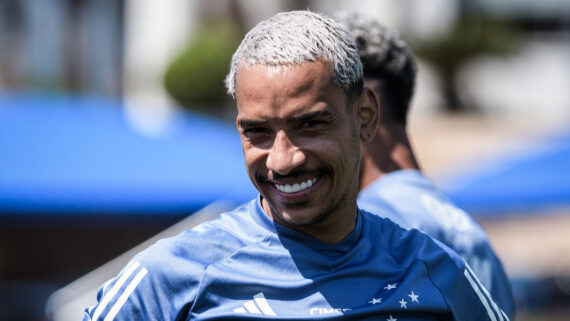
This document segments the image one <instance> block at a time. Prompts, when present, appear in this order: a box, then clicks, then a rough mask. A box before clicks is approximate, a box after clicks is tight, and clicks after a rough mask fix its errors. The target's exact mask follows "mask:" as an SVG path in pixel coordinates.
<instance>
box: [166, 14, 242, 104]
mask: <svg viewBox="0 0 570 321" xmlns="http://www.w3.org/2000/svg"><path fill="white" fill-rule="evenodd" d="M198 29H199V30H198V32H197V33H196V34H195V35H194V37H192V39H191V41H190V42H189V43H188V45H187V46H186V47H185V49H184V50H183V51H182V52H181V54H180V55H179V56H177V57H175V58H174V60H173V61H172V62H171V63H170V64H169V65H168V67H167V70H166V73H165V75H164V86H165V88H166V91H167V92H168V94H169V95H170V96H171V97H172V98H173V99H174V100H176V102H178V103H179V104H180V106H182V107H183V108H185V109H188V110H194V111H200V112H205V113H210V114H219V113H222V112H223V109H224V108H226V105H227V104H228V102H229V101H230V100H231V97H230V96H229V95H227V94H226V89H225V86H224V78H225V76H226V74H227V72H228V71H229V64H230V60H231V57H232V54H233V53H234V51H235V50H236V49H237V47H238V46H239V43H240V41H241V38H242V36H243V35H242V34H241V32H240V28H238V27H236V26H235V25H233V24H232V23H230V22H219V21H218V22H215V23H214V22H212V23H207V24H204V25H202V26H201V27H199V28H198Z"/></svg>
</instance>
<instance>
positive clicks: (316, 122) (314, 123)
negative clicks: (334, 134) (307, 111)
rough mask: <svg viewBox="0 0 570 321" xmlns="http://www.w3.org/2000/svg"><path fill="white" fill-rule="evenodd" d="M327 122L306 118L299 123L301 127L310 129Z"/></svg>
mask: <svg viewBox="0 0 570 321" xmlns="http://www.w3.org/2000/svg"><path fill="white" fill-rule="evenodd" d="M326 124H327V122H326V121H323V120H307V121H304V122H302V123H301V125H300V127H301V128H306V129H311V128H319V127H322V126H325V125H326Z"/></svg>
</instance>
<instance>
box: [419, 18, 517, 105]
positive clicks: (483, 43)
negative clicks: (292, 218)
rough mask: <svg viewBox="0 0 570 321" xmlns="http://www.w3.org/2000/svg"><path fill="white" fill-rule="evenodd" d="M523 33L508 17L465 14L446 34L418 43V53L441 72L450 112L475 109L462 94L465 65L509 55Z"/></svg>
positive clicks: (445, 97)
mask: <svg viewBox="0 0 570 321" xmlns="http://www.w3.org/2000/svg"><path fill="white" fill-rule="evenodd" d="M519 43H520V37H519V33H518V32H517V29H516V28H515V26H514V24H513V23H511V22H510V21H508V20H498V19H491V18H488V17H481V16H462V17H459V18H458V19H457V20H456V23H455V25H454V26H453V27H452V28H450V29H449V30H448V32H447V33H445V34H443V35H442V36H440V37H438V38H436V39H431V40H427V41H423V42H418V43H416V44H414V46H413V47H414V52H415V53H416V54H417V55H418V56H419V57H421V58H424V59H425V60H426V61H428V62H429V63H431V64H432V65H433V66H434V67H435V68H437V70H438V71H439V72H440V76H441V78H442V82H443V84H442V85H443V96H444V99H445V108H446V109H447V110H450V111H462V110H466V109H473V108H474V106H473V105H472V104H471V103H470V102H467V101H464V100H465V99H464V98H462V97H460V95H459V93H458V90H457V80H456V78H457V73H458V71H459V69H460V67H461V66H462V65H464V64H465V63H466V62H468V61H469V60H471V59H473V58H475V57H477V56H482V55H508V54H513V53H515V52H516V51H517V49H518V47H519Z"/></svg>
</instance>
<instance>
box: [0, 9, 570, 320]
mask: <svg viewBox="0 0 570 321" xmlns="http://www.w3.org/2000/svg"><path fill="white" fill-rule="evenodd" d="M306 8H310V9H311V10H313V11H321V12H325V13H327V12H335V11H337V10H346V11H351V12H363V13H366V14H369V15H373V16H375V17H377V18H378V19H379V20H380V21H381V22H383V23H384V24H385V25H387V26H389V27H391V28H394V29H395V30H398V31H399V32H400V33H401V34H402V36H403V37H404V39H405V40H406V41H407V42H408V44H409V46H410V47H411V48H412V49H413V51H414V54H415V57H416V59H417V61H418V63H419V73H418V82H417V87H416V93H415V96H414V99H413V102H412V109H411V114H410V123H409V132H410V135H411V139H412V145H413V146H414V148H415V149H416V151H417V156H418V157H419V161H420V164H421V166H422V168H423V169H424V170H425V172H426V173H427V174H428V176H430V177H431V178H432V179H433V180H435V181H436V183H437V184H439V185H440V186H441V187H442V188H443V189H444V190H445V191H447V192H448V193H449V195H450V196H451V198H452V199H453V200H454V201H455V202H456V203H457V204H458V205H459V206H461V207H463V208H464V209H466V210H467V211H469V212H470V213H471V214H472V215H473V217H474V218H475V219H476V220H477V221H479V222H480V223H481V224H482V225H483V226H484V227H485V228H486V229H487V231H488V233H489V236H490V239H491V243H492V245H493V247H494V248H495V250H496V252H497V253H498V255H499V256H500V258H501V259H502V261H503V264H504V265H505V268H506V270H507V273H508V274H509V277H510V278H511V280H512V281H513V290H514V292H515V298H516V301H517V302H516V303H517V316H516V320H518V321H526V320H568V315H570V255H569V253H570V126H569V125H570V2H569V1H566V0H543V1H531V0H502V1H492V0H469V1H468V0H369V1H365V0H362V1H357V0H329V1H325V0H321V1H317V0H291V1H285V0H284V1H278V0H266V1H254V0H240V1H231V0H210V1H198V0H195V1H191V0H169V1H153V0H0V321H8V320H10V321H14V320H58V321H63V320H78V319H79V318H80V317H81V314H82V309H83V308H84V307H85V306H86V305H90V304H93V303H94V301H95V294H94V293H95V291H96V289H97V287H98V286H99V285H101V284H102V283H103V282H104V281H105V280H106V279H108V278H110V277H112V276H113V275H115V274H116V272H117V271H118V269H119V268H121V267H122V266H123V264H124V263H125V262H126V260H128V259H129V258H130V257H131V256H132V255H133V253H134V252H136V251H138V250H140V249H142V248H144V247H146V246H148V244H150V243H152V242H153V241H154V240H155V239H156V238H157V237H164V236H168V235H172V234H175V233H178V232H179V231H180V230H182V229H184V228H188V227H190V226H193V225H195V224H197V223H198V222H200V221H202V220H204V219H208V218H211V217H214V216H215V215H217V214H218V213H219V212H221V211H224V210H227V209H231V208H232V207H233V206H236V205H238V204H240V203H242V202H244V201H247V200H249V199H251V198H253V197H254V196H255V195H256V192H255V190H254V189H253V187H252V186H251V184H250V182H249V179H248V177H247V175H246V173H245V168H244V166H243V155H242V154H241V147H240V142H239V136H238V135H237V132H236V131H235V129H234V124H233V122H234V120H235V111H234V106H233V101H232V100H231V98H230V97H229V96H227V95H226V94H225V89H224V87H223V78H224V76H225V74H226V73H227V71H228V64H229V60H230V57H231V54H232V53H233V51H234V50H235V48H236V47H237V45H238V44H239V42H240V41H241V38H242V37H243V34H244V32H246V31H247V30H249V29H250V28H252V27H253V26H254V25H255V24H256V23H257V22H259V21H260V20H262V19H265V18H268V17H270V16H271V15H273V14H275V13H276V12H279V11H286V10H293V9H306Z"/></svg>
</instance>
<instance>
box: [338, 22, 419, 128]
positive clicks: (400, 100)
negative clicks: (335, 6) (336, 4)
mask: <svg viewBox="0 0 570 321" xmlns="http://www.w3.org/2000/svg"><path fill="white" fill-rule="evenodd" d="M335 18H336V19H337V20H338V21H339V22H340V23H341V24H343V25H344V26H345V27H346V28H347V29H348V30H349V31H350V32H351V33H352V35H353V36H354V38H355V39H356V44H357V46H358V49H359V50H360V59H361V60H362V64H363V68H364V79H365V80H366V79H373V78H374V79H378V80H380V81H381V83H382V85H381V94H382V98H383V102H384V104H383V105H382V108H383V110H384V111H385V112H386V114H383V115H385V116H388V119H387V120H388V121H391V122H397V123H401V124H404V125H405V124H406V118H407V113H408V109H409V105H410V101H411V98H412V96H413V93H414V86H415V79H416V72H417V67H416V63H415V61H414V58H413V56H412V54H411V52H410V50H409V49H408V47H407V45H406V42H405V41H404V40H402V38H401V37H400V35H399V34H398V33H397V32H395V31H393V30H390V29H388V28H386V27H385V26H383V25H382V24H380V23H379V22H378V21H377V20H376V19H373V18H371V17H368V16H366V15H363V14H357V13H350V14H349V13H337V14H335Z"/></svg>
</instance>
